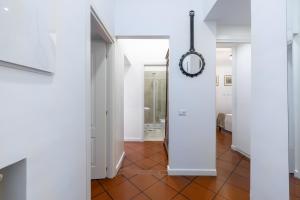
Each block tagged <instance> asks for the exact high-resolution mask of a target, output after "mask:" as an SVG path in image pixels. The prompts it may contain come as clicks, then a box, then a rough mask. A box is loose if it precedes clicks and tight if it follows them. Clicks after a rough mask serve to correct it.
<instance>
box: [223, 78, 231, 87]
mask: <svg viewBox="0 0 300 200" xmlns="http://www.w3.org/2000/svg"><path fill="white" fill-rule="evenodd" d="M224 86H232V75H225V76H224Z"/></svg>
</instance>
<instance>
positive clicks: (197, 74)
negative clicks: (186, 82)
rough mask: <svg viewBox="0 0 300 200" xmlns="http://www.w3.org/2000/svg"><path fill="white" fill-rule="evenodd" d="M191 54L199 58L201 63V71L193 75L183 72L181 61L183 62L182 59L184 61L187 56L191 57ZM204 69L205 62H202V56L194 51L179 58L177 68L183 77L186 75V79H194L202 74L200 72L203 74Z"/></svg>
mask: <svg viewBox="0 0 300 200" xmlns="http://www.w3.org/2000/svg"><path fill="white" fill-rule="evenodd" d="M191 54H194V55H197V56H199V58H200V59H201V63H202V66H201V69H200V70H199V72H197V73H195V74H191V73H188V72H187V71H185V70H184V68H183V61H184V59H185V58H186V57H187V56H189V55H191ZM204 67H205V61H204V58H203V56H202V55H201V54H200V53H198V52H196V51H189V52H187V53H186V54H184V55H183V56H182V57H181V59H180V62H179V68H180V71H181V72H182V73H183V74H184V75H186V76H188V77H191V78H194V77H196V76H199V75H200V74H202V72H203V70H204Z"/></svg>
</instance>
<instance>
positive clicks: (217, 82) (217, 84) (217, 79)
mask: <svg viewBox="0 0 300 200" xmlns="http://www.w3.org/2000/svg"><path fill="white" fill-rule="evenodd" d="M219 80H220V79H219V75H217V76H216V86H219V84H220V81H219Z"/></svg>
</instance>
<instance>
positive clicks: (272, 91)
mask: <svg viewBox="0 0 300 200" xmlns="http://www.w3.org/2000/svg"><path fill="white" fill-rule="evenodd" d="M251 5H252V25H251V30H252V40H251V42H252V78H251V80H252V84H251V87H252V102H251V103H252V115H251V121H252V124H251V160H252V162H251V198H252V199H254V200H261V199H274V200H283V199H288V198H289V175H288V121H287V114H288V111H287V108H288V106H287V45H286V38H287V34H286V32H287V31H286V27H287V26H286V1H282V0H265V1H261V0H252V2H251ZM259 10H260V11H262V12H258V11H259ZM274 22H276V23H274ZM266 25H267V29H268V31H262V30H264V29H266Z"/></svg>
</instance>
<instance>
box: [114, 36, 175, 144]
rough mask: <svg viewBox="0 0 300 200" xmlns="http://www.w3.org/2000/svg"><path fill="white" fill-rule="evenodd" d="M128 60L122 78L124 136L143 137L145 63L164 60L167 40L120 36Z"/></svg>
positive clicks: (139, 139)
mask: <svg viewBox="0 0 300 200" xmlns="http://www.w3.org/2000/svg"><path fill="white" fill-rule="evenodd" d="M118 43H119V44H120V45H121V46H122V48H123V50H124V53H125V54H126V56H127V57H128V59H129V60H130V66H128V67H127V70H126V72H125V77H124V78H125V80H124V129H125V130H124V138H125V140H127V141H142V140H143V139H144V65H145V64H163V63H166V60H165V56H166V54H167V51H168V48H169V41H168V40H167V39H120V40H118Z"/></svg>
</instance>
